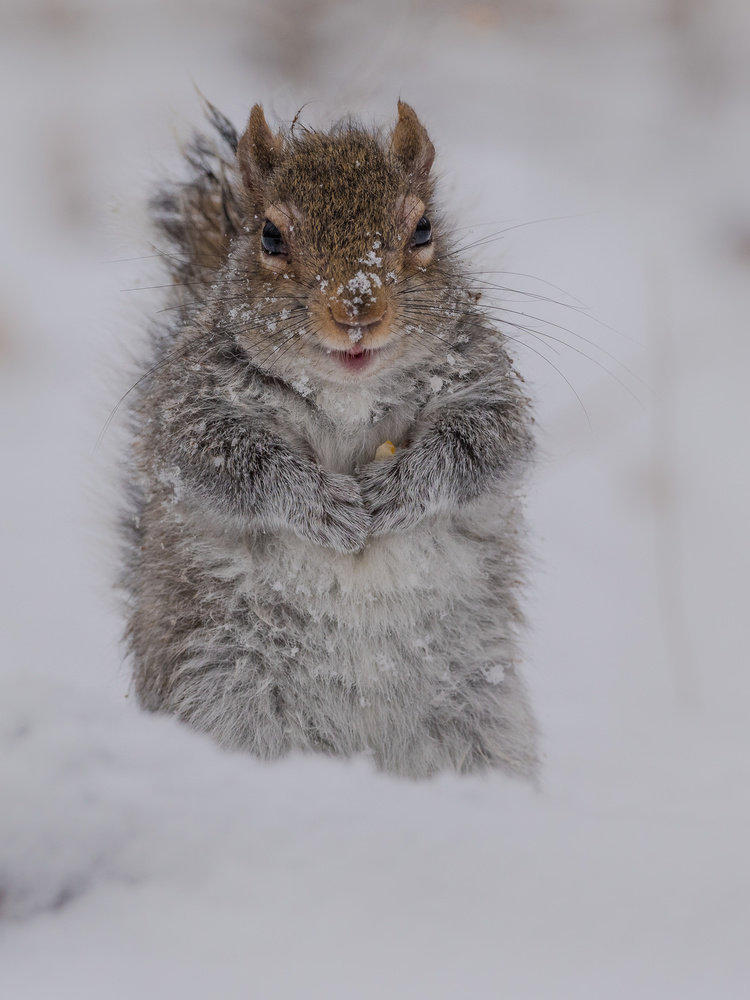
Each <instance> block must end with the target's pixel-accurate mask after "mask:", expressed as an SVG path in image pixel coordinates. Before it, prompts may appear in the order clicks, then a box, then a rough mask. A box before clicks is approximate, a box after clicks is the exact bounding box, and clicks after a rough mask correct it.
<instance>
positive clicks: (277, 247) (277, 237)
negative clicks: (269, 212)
mask: <svg viewBox="0 0 750 1000" xmlns="http://www.w3.org/2000/svg"><path fill="white" fill-rule="evenodd" d="M260 245H261V246H262V247H263V249H264V250H265V251H266V253H286V244H285V243H284V237H283V236H282V235H281V233H280V232H279V230H278V229H277V228H276V226H274V224H273V223H272V222H269V221H268V219H266V224H265V226H263V235H262V236H261V238H260Z"/></svg>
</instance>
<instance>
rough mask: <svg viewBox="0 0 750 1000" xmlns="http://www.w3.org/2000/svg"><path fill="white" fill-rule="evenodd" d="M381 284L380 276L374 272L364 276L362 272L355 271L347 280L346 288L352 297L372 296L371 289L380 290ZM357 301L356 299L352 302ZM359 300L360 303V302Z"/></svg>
mask: <svg viewBox="0 0 750 1000" xmlns="http://www.w3.org/2000/svg"><path fill="white" fill-rule="evenodd" d="M382 284H383V282H382V281H381V279H380V276H379V275H377V274H375V273H374V272H372V271H371V272H370V273H369V274H366V273H365V272H364V271H357V273H356V274H355V275H354V277H353V278H349V280H348V281H347V283H346V287H347V288H348V289H349V291H350V292H351V293H352V294H353V295H360V296H362V295H372V290H373V288H380V286H381V285H382ZM354 301H355V302H356V301H357V300H356V299H355V300H354ZM361 301H362V300H361V298H360V302H361Z"/></svg>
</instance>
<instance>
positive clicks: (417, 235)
mask: <svg viewBox="0 0 750 1000" xmlns="http://www.w3.org/2000/svg"><path fill="white" fill-rule="evenodd" d="M431 239H432V226H431V225H430V220H429V219H428V218H427V216H426V215H423V216H422V218H421V219H420V220H419V222H418V223H417V228H416V229H415V230H414V235H413V236H412V238H411V245H412V246H413V247H422V246H424V245H425V243H429V242H430V240H431Z"/></svg>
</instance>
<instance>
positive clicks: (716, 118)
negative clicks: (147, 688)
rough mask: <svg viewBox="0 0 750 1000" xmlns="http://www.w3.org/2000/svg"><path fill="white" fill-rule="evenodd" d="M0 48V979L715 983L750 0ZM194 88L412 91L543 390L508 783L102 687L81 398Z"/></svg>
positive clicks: (749, 875)
mask: <svg viewBox="0 0 750 1000" xmlns="http://www.w3.org/2000/svg"><path fill="white" fill-rule="evenodd" d="M0 81H2V94H3V100H2V150H3V152H2V156H1V157H0V204H2V219H3V224H2V228H1V229H0V255H1V259H2V267H1V268H0V460H1V461H2V468H3V473H2V483H3V486H2V491H1V493H0V565H2V579H1V580H0V586H1V587H2V591H1V593H0V690H1V691H4V692H5V693H4V695H0V697H1V701H0V706H1V707H0V741H3V742H4V745H5V746H6V750H7V753H6V755H5V764H4V765H3V764H0V779H2V780H3V781H4V784H3V788H4V789H5V791H3V792H2V799H0V835H1V836H0V911H2V901H3V899H5V903H6V905H5V910H6V911H7V913H8V915H9V916H10V917H13V916H18V915H19V914H20V915H23V916H24V917H25V919H24V921H22V922H21V923H19V924H12V925H9V926H10V927H11V929H10V930H9V931H8V936H7V937H6V945H5V946H3V945H0V951H3V950H4V951H5V955H4V956H3V957H4V960H5V963H6V966H5V967H6V969H7V970H8V975H9V976H10V979H9V980H8V981H9V982H10V983H11V984H12V987H13V989H14V990H15V991H16V992H13V993H12V994H8V995H12V996H13V997H23V998H24V1000H33V998H34V997H40V998H41V997H50V996H55V997H56V998H60V997H63V996H68V995H70V996H73V995H75V996H76V997H87V996H92V997H93V996H102V995H107V996H108V997H114V996H120V995H122V996H123V997H125V996H133V995H135V992H136V991H138V995H142V996H151V995H154V996H156V995H160V996H161V995H176V993H175V994H170V992H169V991H170V990H176V989H177V988H178V987H179V989H180V991H181V995H183V996H193V995H195V996H204V995H206V990H207V989H209V990H210V991H214V990H215V988H216V984H219V986H220V987H221V988H222V989H223V990H224V992H225V995H226V996H238V997H239V996H243V997H245V996H264V997H265V996H284V997H286V996H289V997H295V996H299V995H302V994H301V993H300V990H301V989H302V988H303V986H304V989H305V994H304V995H306V996H321V997H327V998H330V997H334V996H336V997H337V996H339V995H340V996H342V997H355V996H356V997H369V996H371V995H372V996H386V995H387V996H390V997H400V996H404V997H406V996H410V997H420V996H425V997H426V996H429V997H430V998H431V1000H432V998H435V997H442V996H446V997H455V996H458V995H467V994H468V993H469V992H472V991H473V992H472V995H474V996H477V997H495V996H500V995H502V996H503V997H519V998H521V997H523V998H526V997H537V996H539V997H550V998H558V997H567V996H575V997H576V998H577V1000H580V998H585V997H589V996H591V997H592V998H593V997H597V998H600V997H603V996H606V997H608V998H614V997H620V996H622V997H632V996H633V995H638V996H641V997H655V998H656V997H672V996H680V997H681V998H686V997H706V996H721V997H724V998H734V997H738V998H739V997H740V996H743V997H744V996H746V995H747V989H748V988H749V987H750V967H749V963H748V959H747V956H746V954H745V951H746V941H747V935H748V932H750V885H749V882H750V872H749V871H748V866H747V857H746V849H745V845H746V843H747V842H748V837H749V836H750V829H749V827H750V803H749V802H748V787H750V786H749V784H748V777H749V774H748V772H749V771H750V766H749V761H750V753H749V752H750V735H748V725H747V719H748V714H747V713H748V695H749V694H750V679H749V677H750V671H748V652H749V646H750V641H749V638H748V628H747V610H746V607H747V601H748V585H747V576H748V564H749V560H748V556H749V555H750V551H749V550H750V534H749V533H748V530H747V525H746V521H747V516H748V511H749V510H750V471H749V464H748V448H747V440H746V439H747V434H748V426H750V424H749V421H748V417H750V394H749V393H748V390H747V379H748V374H749V373H750V367H749V366H748V357H749V355H750V329H749V326H748V316H750V182H749V180H748V178H750V4H748V3H747V0H485V2H469V0H466V2H462V0H368V2H365V0H351V2H343V0H276V2H274V3H263V2H259V0H244V2H243V0H211V2H209V0H0ZM198 92H200V94H202V95H204V96H205V97H206V98H208V99H209V100H210V101H211V102H212V103H213V104H215V105H216V106H217V107H219V108H220V109H221V110H222V111H223V112H224V113H225V114H227V115H228V117H230V118H231V119H232V120H233V121H234V123H235V124H236V125H237V126H242V125H244V122H245V120H246V117H247V115H248V113H249V109H250V107H251V105H252V104H253V103H255V102H256V101H260V102H262V103H263V104H264V107H265V109H266V113H267V116H268V118H269V121H271V122H273V121H275V122H277V123H278V122H289V121H290V120H291V119H292V118H293V117H294V115H295V114H296V113H297V112H298V111H299V110H300V109H301V108H302V109H303V110H302V112H301V114H302V117H303V120H305V121H306V122H308V123H309V124H311V125H313V126H316V127H320V128H325V127H326V126H327V125H328V124H329V123H330V122H331V121H333V120H335V119H336V118H337V117H339V116H341V115H342V114H344V113H347V112H349V111H353V112H354V113H356V114H357V115H358V116H359V117H360V118H361V119H362V120H363V121H365V122H367V123H370V122H372V123H378V124H381V125H382V124H388V123H390V122H392V121H393V120H394V119H395V114H396V101H397V99H398V98H399V97H402V98H403V99H404V100H406V101H408V102H409V103H411V104H412V105H413V106H414V107H415V109H416V110H417V112H418V114H419V115H420V117H421V118H422V120H423V121H424V123H425V124H426V126H427V128H428V130H429V131H430V134H431V137H432V138H433V140H434V142H435V145H436V147H437V151H438V159H437V161H436V163H437V169H438V171H439V174H440V177H441V187H440V192H441V198H442V200H443V202H444V203H445V205H446V207H447V208H448V210H449V215H450V218H451V220H452V223H453V224H454V225H455V228H456V236H457V238H458V239H460V240H461V241H462V242H463V243H464V244H465V245H466V259H467V260H469V261H472V262H473V263H474V264H475V265H476V268H477V272H478V274H479V271H480V270H481V272H482V275H481V276H482V279H483V280H491V281H494V282H496V284H497V286H498V287H497V288H494V289H488V295H487V300H488V304H489V305H491V306H492V308H493V309H494V308H495V307H498V306H499V307H502V308H500V309H499V310H498V311H497V312H494V313H493V314H494V315H496V316H497V319H498V322H500V324H501V326H502V328H503V329H504V331H505V332H506V334H507V335H508V337H509V338H511V339H512V340H511V344H512V353H513V355H514V357H515V359H516V361H517V365H518V367H519V368H520V370H521V371H522V372H523V373H524V375H525V376H526V378H527V381H528V383H529V386H530V392H531V394H532V395H533V397H534V399H535V405H536V413H537V424H538V437H539V442H540V450H539V462H538V468H537V472H536V476H535V478H534V481H533V483H532V485H531V487H530V493H529V499H528V511H529V521H530V528H531V541H532V547H533V560H532V569H531V585H530V588H529V597H528V602H527V604H528V613H529V619H530V628H529V634H528V639H527V648H528V652H529V657H528V661H529V662H528V665H527V677H528V681H529V686H530V688H531V692H532V699H533V702H534V704H535V705H536V709H537V712H538V715H539V720H540V725H541V728H542V731H543V734H544V747H545V756H546V760H545V766H544V775H543V778H542V787H541V789H540V790H539V791H538V792H535V793H533V792H530V791H529V792H527V791H524V790H519V789H518V788H516V786H514V785H513V784H512V783H509V782H507V781H505V780H504V779H500V778H492V779H488V780H486V781H480V780H476V781H475V780H474V779H471V780H468V781H463V782H461V781H458V780H456V779H445V780H441V781H439V782H435V783H433V784H431V785H427V786H419V787H417V786H405V785H403V784H401V783H397V782H390V781H388V780H386V779H383V778H380V777H377V776H374V775H372V774H371V773H370V771H369V770H368V768H367V766H366V765H365V764H364V763H362V764H361V765H360V764H354V765H344V764H340V763H337V762H329V761H316V762H300V761H289V762H284V763H283V764H282V765H279V766H276V767H272V768H265V769H264V768H262V767H261V766H260V765H258V764H256V763H255V762H252V761H246V760H244V759H237V758H234V757H232V758H229V757H227V756H226V755H221V754H219V753H218V751H215V750H214V748H213V747H212V746H211V745H210V744H207V743H204V741H202V740H201V739H200V738H199V737H196V736H194V735H193V734H189V733H185V732H183V731H182V730H180V729H178V728H177V727H175V726H173V725H172V724H171V723H170V722H169V721H168V720H155V719H144V718H142V717H141V716H139V715H138V714H137V713H136V712H135V711H134V710H133V709H132V707H131V706H130V704H129V703H128V702H127V701H126V695H127V692H128V678H127V674H126V672H125V670H124V669H123V667H122V662H121V649H120V645H119V637H120V630H121V622H120V619H119V616H118V612H117V603H116V596H115V595H114V593H113V591H112V580H113V578H114V575H115V571H116V570H115V566H116V547H115V545H114V543H113V540H112V530H111V527H110V523H111V520H112V513H113V509H114V504H115V496H116V493H115V489H114V487H113V484H114V483H115V480H116V477H117V470H118V463H119V450H118V449H119V446H120V444H119V443H120V439H121V436H122V429H123V428H122V420H123V417H122V410H120V411H118V412H117V413H116V414H115V416H114V418H113V419H112V421H111V423H109V424H108V423H107V422H108V416H109V414H110V412H111V411H112V409H113V407H115V405H116V403H117V401H118V399H119V398H120V397H121V396H122V394H123V393H124V392H125V391H126V390H127V389H128V387H129V385H130V384H131V383H132V371H133V367H132V357H133V356H136V357H137V353H138V345H139V344H140V343H142V338H143V333H142V331H143V329H144V328H145V325H146V322H147V320H148V318H149V317H151V316H153V315H154V314H155V313H156V312H157V311H158V310H159V309H160V308H161V307H162V304H161V297H160V292H159V290H158V289H154V288H152V287H151V286H154V285H158V284H160V283H162V282H163V281H164V280H165V279H164V278H163V275H162V274H161V272H159V270H158V267H156V266H155V262H154V259H153V254H154V250H153V247H152V245H151V244H150V243H149V240H150V238H151V237H150V234H149V232H148V230H147V225H146V219H145V213H144V207H143V205H144V199H145V198H146V196H147V195H148V192H149V191H150V190H151V188H152V186H153V184H154V183H155V181H156V180H157V179H158V178H159V177H161V176H163V175H164V174H168V173H169V172H170V171H172V170H174V169H175V167H176V165H177V163H178V155H177V146H178V143H179V141H180V139H181V138H185V137H187V136H188V135H189V134H190V131H191V129H192V128H193V127H194V126H196V125H200V124H201V117H202V110H201V101H200V97H199V94H198ZM144 747H145V748H146V749H145V750H143V749H141V750H137V749H134V748H144ZM139 754H140V756H139ZM237 789H241V790H242V791H243V796H245V798H243V803H244V804H238V802H237V797H236V794H235V793H236V791H237ZM206 802H209V803H210V805H208V806H206V807H205V808H204V809H203V808H201V803H204V804H205V803H206ZM253 803H254V805H253ZM258 803H260V807H259V806H258ZM209 815H210V817H211V819H210V820H209V819H207V816H209ZM175 817H177V819H176V818H175ZM217 817H218V818H217ZM376 844H377V845H378V846H377V847H376V846H375V845H376ZM248 845H251V846H250V847H249V846H248ZM259 845H261V846H259ZM311 845H313V846H312V847H311ZM383 845H385V846H383ZM261 847H262V849H261ZM255 848H257V849H258V851H260V854H256V853H255ZM258 857H260V858H261V860H260V861H258ZM175 858H177V860H176V861H175V860H174V859H175ZM467 858H470V859H471V860H467ZM227 859H229V860H227ZM196 870H199V871H200V875H199V876H197V877H196V874H195V873H196ZM230 871H231V872H232V873H233V874H232V875H231V877H230V875H229V874H228V872H230ZM415 871H416V872H417V873H418V874H417V875H416V876H414V872H415ZM269 872H270V874H269ZM262 873H264V874H262ZM384 886H385V887H386V888H383V887H384ZM321 897H322V898H323V899H327V900H328V901H329V902H328V904H327V905H323V904H321ZM279 899H283V900H284V901H285V905H284V906H282V905H281V904H280V902H279ZM321 907H322V908H321ZM186 913H187V916H186V915H185V914H186ZM269 914H271V915H272V916H268V915H269ZM459 914H461V915H462V916H461V917H459ZM352 915H354V918H353V919H350V917H352ZM167 926H168V927H170V928H172V929H173V931H172V936H170V934H166V938H167V940H166V943H164V947H163V948H162V947H156V946H155V944H154V941H155V938H156V939H158V940H159V941H161V940H162V938H161V937H160V935H161V934H163V933H164V928H165V927H167ZM238 927H245V928H253V929H254V930H253V934H254V935H255V936H254V937H253V934H250V933H249V932H248V935H249V936H248V937H247V938H245V937H244V936H243V935H242V934H240V935H239V936H237V935H238V932H237V928H238ZM95 928H96V932H95V933H94V929H95ZM230 928H231V930H230ZM269 928H270V929H269ZM92 934H94V937H93V938H92V937H91V935H92ZM264 935H266V936H265V937H264ZM92 941H95V943H96V947H95V951H96V955H97V956H98V958H97V959H96V960H94V959H93V957H92V953H93V950H94V949H93V945H92ZM290 942H293V943H294V948H297V949H301V951H299V952H298V953H297V954H298V956H299V955H301V956H302V957H301V958H299V962H300V963H301V966H300V967H301V968H303V969H304V972H299V970H297V972H295V971H294V969H293V968H292V966H294V962H291V963H290V962H289V961H288V958H289V955H290V953H291V952H290V948H291V947H292V946H291V945H290ZM332 942H336V943H337V944H336V945H335V946H334V944H333V943H332ZM743 942H744V944H743ZM365 945H366V947H365ZM373 953H374V954H376V955H377V956H378V959H377V962H376V963H375V964H376V965H377V969H375V968H373V967H372V966H371V965H370V963H369V958H368V956H370V955H371V954H373ZM42 954H43V955H45V956H46V961H44V962H41V963H37V962H35V961H34V956H38V955H42ZM540 954H541V955H543V956H544V960H543V961H541V962H540V960H539V955H540ZM113 969H116V970H117V980H116V982H115V980H114V979H113V978H112V975H111V973H112V970H113ZM363 970H364V971H363ZM60 977H62V978H60ZM51 983H54V984H55V986H54V989H53V990H52V992H50V989H51V988H52V987H51V985H50V984H51ZM61 983H63V985H61ZM209 983H210V984H212V985H211V986H210V987H209V986H208V985H207V984H209ZM248 984H254V985H252V987H251V986H248ZM157 988H158V990H162V991H164V990H166V991H167V992H166V993H164V992H161V993H159V992H157ZM151 990H153V991H154V992H150V991H151ZM68 991H69V992H68ZM118 991H121V992H118Z"/></svg>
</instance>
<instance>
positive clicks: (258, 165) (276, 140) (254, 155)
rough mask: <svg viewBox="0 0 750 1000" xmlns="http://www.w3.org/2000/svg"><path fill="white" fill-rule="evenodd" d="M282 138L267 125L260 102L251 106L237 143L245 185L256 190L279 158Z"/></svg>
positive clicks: (267, 176)
mask: <svg viewBox="0 0 750 1000" xmlns="http://www.w3.org/2000/svg"><path fill="white" fill-rule="evenodd" d="M282 149H283V147H282V140H281V136H280V135H274V134H273V132H272V131H271V129H270V128H269V127H268V122H267V121H266V116H265V115H264V114H263V108H262V106H261V105H260V104H256V105H254V106H253V110H252V111H251V112H250V120H249V121H248V123H247V128H246V129H245V131H244V132H243V134H242V137H241V138H240V141H239V143H238V145H237V158H238V159H239V163H240V171H241V172H242V179H243V180H244V182H245V187H247V188H248V189H249V190H250V191H257V190H258V188H260V187H262V186H263V184H264V183H265V181H266V180H268V178H269V176H270V175H271V174H272V173H273V171H274V169H275V168H276V166H277V165H278V163H279V161H280V160H281V155H282Z"/></svg>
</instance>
